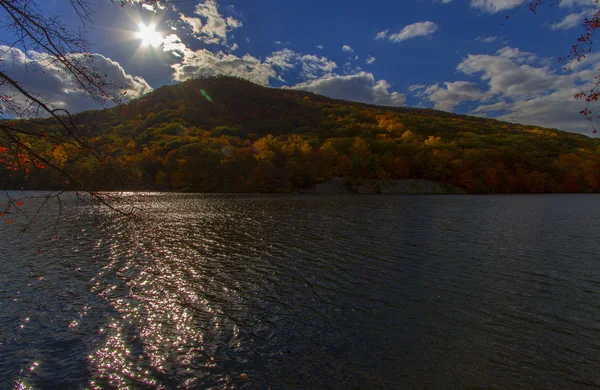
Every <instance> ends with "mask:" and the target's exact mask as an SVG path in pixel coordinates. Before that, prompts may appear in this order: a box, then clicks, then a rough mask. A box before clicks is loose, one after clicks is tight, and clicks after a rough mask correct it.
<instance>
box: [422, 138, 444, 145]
mask: <svg viewBox="0 0 600 390" xmlns="http://www.w3.org/2000/svg"><path fill="white" fill-rule="evenodd" d="M424 143H425V145H427V146H433V147H436V146H441V145H442V144H443V142H442V139H441V138H440V137H435V136H433V135H430V136H429V138H427V139H426V140H425V141H424Z"/></svg>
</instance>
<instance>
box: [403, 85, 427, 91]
mask: <svg viewBox="0 0 600 390" xmlns="http://www.w3.org/2000/svg"><path fill="white" fill-rule="evenodd" d="M425 88H427V86H426V85H424V84H413V85H411V86H409V87H408V90H409V92H414V91H418V90H420V89H425Z"/></svg>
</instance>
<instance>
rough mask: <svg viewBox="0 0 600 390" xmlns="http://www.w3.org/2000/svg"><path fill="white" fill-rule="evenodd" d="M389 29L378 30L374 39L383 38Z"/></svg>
mask: <svg viewBox="0 0 600 390" xmlns="http://www.w3.org/2000/svg"><path fill="white" fill-rule="evenodd" d="M389 31H390V30H385V31H381V32H378V33H377V35H376V36H375V39H385V38H386V37H387V34H388V32H389Z"/></svg>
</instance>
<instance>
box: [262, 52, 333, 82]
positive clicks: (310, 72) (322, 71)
mask: <svg viewBox="0 0 600 390" xmlns="http://www.w3.org/2000/svg"><path fill="white" fill-rule="evenodd" d="M265 62H266V63H268V64H271V65H274V66H277V67H279V68H280V69H282V70H284V71H285V70H289V69H292V68H295V67H300V68H301V72H300V73H301V76H302V77H304V78H305V79H316V78H319V77H323V76H325V75H328V74H331V72H333V70H334V69H336V68H337V64H336V63H335V62H334V61H330V60H329V59H328V58H327V57H324V56H317V55H313V54H301V53H297V52H295V51H293V50H290V49H283V50H279V51H276V52H274V53H272V54H271V55H270V56H269V57H267V58H266V60H265Z"/></svg>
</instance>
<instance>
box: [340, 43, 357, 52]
mask: <svg viewBox="0 0 600 390" xmlns="http://www.w3.org/2000/svg"><path fill="white" fill-rule="evenodd" d="M342 51H343V52H346V53H354V49H353V48H351V47H350V46H348V45H344V46H342Z"/></svg>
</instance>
